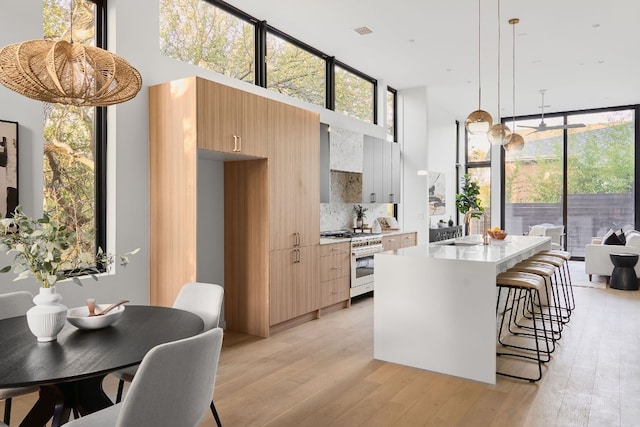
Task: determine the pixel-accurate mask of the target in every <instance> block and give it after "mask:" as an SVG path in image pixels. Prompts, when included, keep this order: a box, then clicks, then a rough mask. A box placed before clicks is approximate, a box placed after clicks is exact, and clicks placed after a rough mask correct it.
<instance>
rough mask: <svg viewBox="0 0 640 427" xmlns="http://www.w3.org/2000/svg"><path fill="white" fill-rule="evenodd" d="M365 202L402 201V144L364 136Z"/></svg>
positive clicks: (363, 187)
mask: <svg viewBox="0 0 640 427" xmlns="http://www.w3.org/2000/svg"><path fill="white" fill-rule="evenodd" d="M362 202H363V203H400V146H399V145H398V144H397V143H395V142H389V141H385V140H383V139H380V138H375V137H372V136H368V135H365V136H364V147H363V171H362Z"/></svg>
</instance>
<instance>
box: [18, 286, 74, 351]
mask: <svg viewBox="0 0 640 427" xmlns="http://www.w3.org/2000/svg"><path fill="white" fill-rule="evenodd" d="M61 300H62V296H61V295H60V294H58V293H56V289H55V287H52V288H40V293H39V294H38V295H36V296H35V297H34V298H33V303H34V304H35V306H34V307H31V308H30V309H29V310H28V311H27V324H28V325H29V329H30V330H31V333H32V334H33V335H35V337H36V338H37V339H38V341H40V342H49V341H55V340H56V338H57V337H58V333H60V331H61V330H62V328H63V327H64V323H65V321H66V320H67V307H66V306H64V305H62V304H60V301H61Z"/></svg>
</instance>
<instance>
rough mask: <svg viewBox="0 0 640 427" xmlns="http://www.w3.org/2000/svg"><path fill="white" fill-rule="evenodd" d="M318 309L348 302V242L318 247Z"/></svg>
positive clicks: (349, 282)
mask: <svg viewBox="0 0 640 427" xmlns="http://www.w3.org/2000/svg"><path fill="white" fill-rule="evenodd" d="M320 248H321V249H320V251H321V253H320V255H321V256H320V307H321V308H323V307H328V306H330V305H333V304H336V303H340V302H343V301H349V298H350V295H349V288H350V285H351V254H350V244H349V242H342V243H332V244H328V245H321V246H320Z"/></svg>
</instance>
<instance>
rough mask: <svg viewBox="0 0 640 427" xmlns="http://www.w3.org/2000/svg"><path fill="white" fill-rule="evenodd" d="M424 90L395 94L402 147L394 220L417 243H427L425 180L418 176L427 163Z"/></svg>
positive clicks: (427, 195) (425, 100) (425, 96)
mask: <svg viewBox="0 0 640 427" xmlns="http://www.w3.org/2000/svg"><path fill="white" fill-rule="evenodd" d="M427 108H428V103H427V90H426V89H425V88H424V87H417V88H412V89H405V90H399V91H398V117H401V118H402V119H399V120H400V126H399V127H398V131H399V135H398V141H399V142H400V144H402V165H403V170H402V203H400V205H398V216H399V218H398V220H399V222H400V225H401V228H403V229H404V230H416V231H417V232H418V244H426V243H427V242H428V241H429V230H428V227H429V218H428V210H427V205H428V202H429V192H428V189H427V177H426V176H422V175H418V171H419V170H425V169H427V167H428V163H427V152H428V147H427V121H428V116H427Z"/></svg>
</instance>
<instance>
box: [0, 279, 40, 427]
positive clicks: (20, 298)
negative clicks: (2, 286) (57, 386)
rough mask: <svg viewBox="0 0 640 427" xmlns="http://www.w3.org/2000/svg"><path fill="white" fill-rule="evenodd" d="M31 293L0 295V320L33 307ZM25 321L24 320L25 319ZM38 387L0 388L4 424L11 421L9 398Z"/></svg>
mask: <svg viewBox="0 0 640 427" xmlns="http://www.w3.org/2000/svg"><path fill="white" fill-rule="evenodd" d="M33 306H34V304H33V295H32V294H31V293H30V292H27V291H18V292H9V293H8V294H1V295H0V320H3V319H8V318H10V317H18V316H24V315H25V314H26V312H27V310H29V309H30V308H31V307H33ZM25 322H26V320H25ZM38 390H39V387H37V386H36V387H14V388H0V400H4V418H3V421H4V423H5V424H7V425H8V424H9V423H10V422H11V399H12V398H14V397H17V396H22V395H24V394H28V393H33V392H35V391H38Z"/></svg>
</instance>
